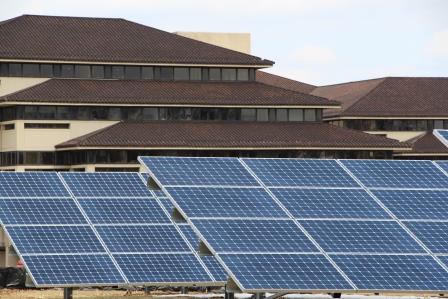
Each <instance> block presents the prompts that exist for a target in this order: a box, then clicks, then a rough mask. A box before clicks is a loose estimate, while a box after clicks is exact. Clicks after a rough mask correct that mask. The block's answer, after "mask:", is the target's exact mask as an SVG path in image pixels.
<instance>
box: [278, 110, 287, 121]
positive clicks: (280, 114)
mask: <svg viewBox="0 0 448 299" xmlns="http://www.w3.org/2000/svg"><path fill="white" fill-rule="evenodd" d="M287 120H288V110H287V109H277V121H287Z"/></svg>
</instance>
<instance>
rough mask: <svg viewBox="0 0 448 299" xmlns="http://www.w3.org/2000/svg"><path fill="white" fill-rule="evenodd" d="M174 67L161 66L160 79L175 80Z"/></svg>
mask: <svg viewBox="0 0 448 299" xmlns="http://www.w3.org/2000/svg"><path fill="white" fill-rule="evenodd" d="M173 75H174V68H172V67H161V68H160V80H173Z"/></svg>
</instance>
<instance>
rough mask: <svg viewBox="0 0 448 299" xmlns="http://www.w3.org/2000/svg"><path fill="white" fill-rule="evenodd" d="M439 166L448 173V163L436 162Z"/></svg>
mask: <svg viewBox="0 0 448 299" xmlns="http://www.w3.org/2000/svg"><path fill="white" fill-rule="evenodd" d="M436 163H437V165H439V166H440V167H442V169H443V170H445V171H446V172H448V161H436Z"/></svg>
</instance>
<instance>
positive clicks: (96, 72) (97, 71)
mask: <svg viewBox="0 0 448 299" xmlns="http://www.w3.org/2000/svg"><path fill="white" fill-rule="evenodd" d="M92 78H98V79H102V78H104V66H102V65H93V66H92Z"/></svg>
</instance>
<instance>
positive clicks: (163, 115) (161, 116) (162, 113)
mask: <svg viewBox="0 0 448 299" xmlns="http://www.w3.org/2000/svg"><path fill="white" fill-rule="evenodd" d="M166 118H167V112H166V108H159V119H160V120H166Z"/></svg>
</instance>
